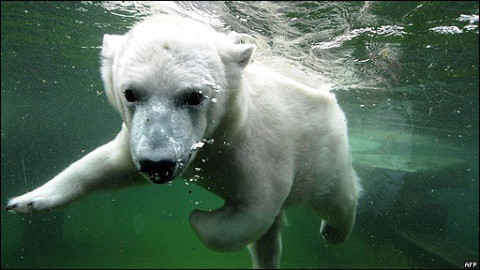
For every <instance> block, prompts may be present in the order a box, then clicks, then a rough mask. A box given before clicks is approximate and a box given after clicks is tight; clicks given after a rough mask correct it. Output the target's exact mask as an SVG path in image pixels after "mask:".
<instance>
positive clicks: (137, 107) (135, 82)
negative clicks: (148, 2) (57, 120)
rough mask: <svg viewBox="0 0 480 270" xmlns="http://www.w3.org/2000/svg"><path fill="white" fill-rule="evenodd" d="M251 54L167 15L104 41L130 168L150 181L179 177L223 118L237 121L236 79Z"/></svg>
mask: <svg viewBox="0 0 480 270" xmlns="http://www.w3.org/2000/svg"><path fill="white" fill-rule="evenodd" d="M255 48H256V47H255V45H253V44H235V43H234V42H233V41H231V39H229V38H228V37H227V36H226V35H224V34H222V33H219V32H216V31H215V30H214V29H212V28H211V27H210V26H207V25H204V24H202V23H199V22H197V21H194V20H190V19H186V18H181V17H175V16H171V15H159V16H155V17H152V18H150V19H147V20H145V21H143V22H141V23H139V24H137V25H136V26H134V27H133V28H132V29H131V30H130V31H129V32H128V33H126V34H125V35H122V36H120V35H105V36H104V38H103V47H102V52H101V55H102V67H101V72H102V78H103V81H104V85H105V90H106V93H107V96H108V99H109V101H110V103H111V104H112V105H113V106H114V107H115V108H116V109H117V110H118V111H119V112H120V114H121V116H122V118H123V121H124V123H125V124H126V126H127V128H128V130H129V134H130V152H131V156H132V159H133V162H134V163H135V165H136V166H137V168H138V169H139V170H140V171H141V172H144V173H146V174H147V175H148V176H149V179H150V180H151V181H153V182H155V183H165V182H167V181H170V180H172V179H173V178H174V177H175V176H177V175H179V174H180V173H181V172H182V171H183V170H184V169H185V168H186V167H187V165H188V164H189V162H190V161H191V160H192V159H193V158H194V156H195V153H196V151H195V148H196V147H198V146H200V145H201V144H202V143H203V142H202V141H204V140H205V139H208V138H209V137H210V136H212V135H213V134H214V132H215V131H216V130H217V129H218V128H219V127H221V126H222V125H229V124H231V123H228V122H231V121H230V119H226V117H225V115H226V112H227V111H229V112H228V115H229V116H230V115H235V116H234V117H235V119H236V120H235V121H241V119H242V117H243V116H242V115H241V111H242V108H241V106H242V103H241V100H242V93H241V89H242V85H241V84H242V80H241V76H242V72H243V70H244V68H245V67H246V66H247V64H248V63H249V62H250V60H251V58H252V56H253V53H254V51H255ZM225 122H227V123H225ZM222 123H223V124H222Z"/></svg>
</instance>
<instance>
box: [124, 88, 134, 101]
mask: <svg viewBox="0 0 480 270" xmlns="http://www.w3.org/2000/svg"><path fill="white" fill-rule="evenodd" d="M123 94H124V95H125V99H126V100H127V101H128V102H135V101H137V93H136V92H135V90H133V89H126V90H124V91H123Z"/></svg>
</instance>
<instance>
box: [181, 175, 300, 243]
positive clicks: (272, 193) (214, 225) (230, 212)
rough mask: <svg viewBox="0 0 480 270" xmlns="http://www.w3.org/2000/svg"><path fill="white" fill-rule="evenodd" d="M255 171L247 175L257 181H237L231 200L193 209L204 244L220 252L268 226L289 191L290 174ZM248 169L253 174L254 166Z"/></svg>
mask: <svg viewBox="0 0 480 270" xmlns="http://www.w3.org/2000/svg"><path fill="white" fill-rule="evenodd" d="M287 168H289V167H287ZM278 171H280V173H281V172H283V171H284V170H282V169H279V170H278ZM256 172H257V174H258V175H257V177H258V178H251V179H261V181H260V180H259V181H251V182H249V183H250V185H248V184H247V185H240V186H239V187H238V192H239V194H238V197H237V198H236V199H235V200H232V199H225V204H224V205H223V206H222V207H220V208H219V209H216V210H213V211H209V212H208V211H201V210H198V209H196V210H194V211H193V212H192V213H191V214H190V224H191V225H192V228H193V230H194V231H195V233H196V234H197V236H198V237H199V238H200V240H201V241H202V242H203V243H204V244H205V245H206V246H207V247H209V248H211V249H213V250H216V251H222V252H229V251H238V250H240V249H242V248H243V247H245V246H247V245H248V244H250V243H252V242H255V241H257V240H258V239H259V238H261V237H262V236H263V235H265V233H267V231H268V230H269V229H270V228H271V227H272V224H273V223H274V220H275V218H276V217H277V216H278V215H279V213H280V211H281V209H282V207H283V203H284V202H285V199H286V198H287V196H288V194H289V192H290V187H291V180H290V179H291V178H290V177H289V176H290V175H291V174H290V173H288V172H286V173H285V174H283V177H285V176H287V177H288V178H280V179H279V178H278V175H277V174H274V173H271V174H270V175H268V173H265V174H262V173H259V170H257V171H256ZM269 172H271V171H269ZM249 173H252V174H254V173H255V170H251V171H249ZM242 191H243V193H242Z"/></svg>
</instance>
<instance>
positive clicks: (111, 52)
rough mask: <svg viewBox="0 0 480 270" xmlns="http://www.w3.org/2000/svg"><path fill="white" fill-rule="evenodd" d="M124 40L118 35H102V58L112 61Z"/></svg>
mask: <svg viewBox="0 0 480 270" xmlns="http://www.w3.org/2000/svg"><path fill="white" fill-rule="evenodd" d="M124 39H125V37H124V36H120V35H108V34H105V35H103V45H102V57H103V58H105V59H109V60H112V59H113V58H114V57H115V55H116V54H117V52H118V51H119V50H120V48H121V47H122V45H123V42H124Z"/></svg>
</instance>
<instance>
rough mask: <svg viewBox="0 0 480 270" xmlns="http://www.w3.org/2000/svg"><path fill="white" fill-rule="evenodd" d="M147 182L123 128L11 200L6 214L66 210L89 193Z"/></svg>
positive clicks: (126, 131) (126, 132)
mask: <svg viewBox="0 0 480 270" xmlns="http://www.w3.org/2000/svg"><path fill="white" fill-rule="evenodd" d="M142 182H146V181H145V180H144V179H142V177H141V176H140V175H139V174H138V172H137V170H136V168H135V165H134V164H133V162H132V160H131V157H130V152H129V147H128V130H127V129H126V127H125V125H123V128H122V131H121V132H120V133H119V134H118V135H117V137H116V138H115V139H114V140H113V141H111V142H109V143H107V144H105V145H102V146H100V147H98V148H97V149H95V150H94V151H92V152H91V153H89V154H87V155H86V156H85V157H83V158H81V159H80V160H78V161H76V162H74V163H73V164H72V165H70V166H69V167H68V168H66V169H65V170H64V171H63V172H61V173H60V174H58V175H57V176H55V177H54V178H53V179H52V180H50V181H48V182H47V183H45V184H44V185H43V186H41V187H39V188H37V189H35V190H33V191H31V192H28V193H26V194H24V195H21V196H19V197H16V198H13V199H10V200H9V202H8V204H7V206H6V210H9V211H11V212H15V213H18V214H31V213H35V212H39V211H47V210H52V209H55V208H59V207H62V206H66V205H68V204H70V203H72V202H73V201H75V200H76V199H78V198H80V197H82V195H85V194H86V193H88V192H90V191H92V190H96V189H101V188H112V187H121V186H126V185H132V184H136V183H142Z"/></svg>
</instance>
